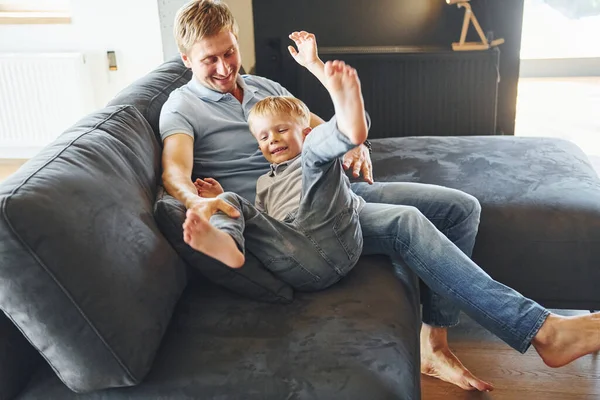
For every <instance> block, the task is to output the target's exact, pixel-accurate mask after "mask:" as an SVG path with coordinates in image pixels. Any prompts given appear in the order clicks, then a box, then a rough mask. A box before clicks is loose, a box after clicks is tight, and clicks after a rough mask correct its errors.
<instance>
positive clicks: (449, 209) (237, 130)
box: [160, 0, 600, 391]
mask: <svg viewBox="0 0 600 400" xmlns="http://www.w3.org/2000/svg"><path fill="white" fill-rule="evenodd" d="M175 37H176V40H177V43H178V47H179V50H180V52H181V58H182V60H183V62H184V63H185V65H186V66H187V67H189V68H191V69H192V72H193V75H194V76H193V78H192V80H191V81H190V82H189V84H187V85H185V86H183V87H182V88H180V89H179V90H176V91H174V92H173V93H172V94H171V96H170V98H169V100H168V101H167V103H165V105H164V107H163V110H162V112H161V121H160V127H161V128H160V130H161V137H162V139H163V141H164V150H163V159H162V164H163V170H164V172H163V183H164V186H165V189H166V190H167V192H168V193H170V194H171V195H172V196H173V197H175V198H177V199H178V200H180V201H181V202H182V203H183V204H184V205H185V206H186V208H187V209H188V213H193V214H195V215H196V216H198V217H199V218H202V219H204V220H208V219H210V216H211V215H212V214H214V213H215V212H216V211H218V210H221V211H223V212H225V213H226V214H228V215H230V216H232V217H236V216H238V213H237V211H235V210H234V209H233V207H231V206H230V205H229V204H228V203H226V202H225V201H223V200H221V199H218V198H216V199H203V198H201V197H199V196H198V192H197V189H196V186H195V185H194V183H193V182H192V180H191V179H190V178H191V177H194V178H198V177H213V178H216V179H217V180H218V181H219V182H220V184H221V185H222V186H223V188H224V189H225V190H229V191H234V192H236V193H238V194H239V195H241V196H242V197H244V198H246V199H247V200H249V201H250V202H254V197H255V185H256V180H257V179H258V177H259V176H260V175H262V174H264V173H265V172H267V171H268V168H269V164H268V162H267V161H266V160H265V159H264V157H262V154H261V153H260V152H259V150H258V149H257V146H256V142H255V141H254V138H253V137H252V135H251V134H250V132H249V130H248V123H247V114H248V111H249V110H250V108H251V107H252V106H253V105H254V104H256V102H258V101H259V100H261V99H263V98H265V97H267V96H278V95H286V96H290V94H289V92H288V91H287V90H285V89H284V88H283V87H281V86H280V85H279V84H277V83H275V82H272V81H270V80H268V79H265V78H260V77H256V76H248V75H246V76H244V77H242V76H240V75H239V74H238V72H239V69H240V66H241V56H240V54H239V47H238V41H237V25H236V23H235V20H234V18H233V16H232V15H231V12H230V11H229V9H228V8H227V6H226V5H225V4H223V3H222V2H220V1H218V0H199V1H198V0H195V1H192V2H190V3H188V4H187V5H185V6H184V7H182V8H181V9H180V11H179V13H178V15H177V17H176V23H175ZM291 38H292V39H293V40H294V41H295V42H296V44H297V45H298V46H300V45H301V44H302V43H303V42H304V41H306V40H310V39H311V38H312V39H314V37H311V35H309V34H307V33H306V32H300V33H295V34H293V35H291ZM291 53H292V56H294V58H295V59H296V60H297V61H298V62H300V63H301V64H303V65H305V66H306V67H307V68H309V69H310V68H311V64H312V62H313V61H316V60H314V59H312V56H311V54H309V53H303V52H300V55H299V54H297V53H296V52H295V51H291ZM315 53H316V52H315ZM318 61H320V60H318ZM321 123H323V120H321V119H320V118H319V117H318V116H316V115H314V114H311V119H310V125H311V127H314V126H316V125H318V124H321ZM344 165H345V167H349V168H352V170H353V173H354V175H355V176H358V175H359V173H362V175H363V177H364V179H365V181H366V182H367V183H356V184H353V187H352V190H353V191H354V192H355V193H356V194H358V195H360V196H361V197H363V198H364V199H365V201H367V202H368V203H386V204H398V205H404V206H407V211H409V213H408V214H410V219H411V220H412V221H413V222H414V224H411V225H410V226H408V227H406V226H403V227H402V229H404V230H408V231H409V233H410V234H411V235H413V236H414V237H415V238H420V239H423V238H424V237H425V238H426V239H425V241H427V240H430V239H429V237H428V236H424V235H433V236H435V237H433V238H432V239H431V243H430V244H431V246H435V245H437V244H439V243H440V242H443V240H442V238H443V235H441V234H440V232H441V233H443V234H444V235H446V237H447V238H448V239H450V241H451V242H452V243H454V245H455V246H450V247H452V249H449V250H448V251H449V252H451V253H452V254H451V255H452V257H449V259H450V258H452V259H454V260H459V261H457V263H459V264H461V266H463V267H464V265H466V264H469V263H471V264H472V262H471V261H470V260H469V259H468V257H464V255H465V254H466V255H467V256H470V254H471V252H472V249H473V246H474V242H475V236H476V233H477V228H478V224H479V214H480V206H479V203H478V202H477V200H476V199H475V198H473V197H472V196H470V195H468V194H466V193H462V192H460V191H456V190H452V189H448V188H442V187H437V186H431V185H423V184H413V183H387V184H385V183H372V173H371V162H370V159H369V155H368V151H367V149H366V148H365V147H364V146H361V147H359V148H358V149H356V150H353V151H351V152H350V153H349V154H347V155H346V156H345V159H344ZM369 184H371V185H369ZM382 206H383V205H382ZM375 208H377V207H375ZM381 211H382V213H383V214H385V210H384V209H383V208H382V209H381ZM383 214H382V215H381V218H373V219H371V220H370V222H369V224H363V221H362V220H361V226H362V228H363V236H364V249H363V254H385V253H382V251H383V249H382V243H383V242H384V241H385V240H384V239H383V238H387V237H392V236H393V237H398V236H397V235H398V226H395V227H394V228H393V229H396V231H395V232H390V230H391V229H392V228H391V226H390V224H389V222H390V221H389V220H388V219H386V218H384V217H385V215H383ZM429 221H431V222H429ZM430 223H433V224H434V225H435V227H436V228H437V230H435V229H434V231H435V232H433V231H432V230H431V229H429V225H430ZM423 227H427V229H426V230H424V229H423ZM394 235H395V236H394ZM444 240H445V238H444ZM421 241H422V240H421ZM425 244H427V243H425ZM456 248H458V249H460V251H459V250H458V249H456ZM461 251H462V252H461ZM457 253H458V254H457ZM463 253H464V254H463ZM449 255H450V254H449ZM444 258H445V256H444V255H443V256H442V257H438V258H437V259H438V260H439V259H444ZM392 262H397V263H398V262H400V260H398V259H394V258H392ZM471 264H469V267H473V268H475V267H476V266H475V265H474V264H473V265H472V266H471ZM437 267H439V266H437ZM477 268H478V267H477ZM478 274H479V276H480V277H481V279H482V280H486V281H489V280H490V279H489V277H487V275H486V274H485V273H483V271H481V270H479V269H478ZM454 284H455V285H457V286H458V287H455V289H460V290H464V291H466V290H469V287H470V285H471V284H472V282H469V281H468V280H467V281H464V280H463V282H458V283H454ZM446 292H448V290H446ZM485 296H490V295H489V294H487V295H486V294H485V293H483V294H481V296H479V297H482V298H485ZM491 296H493V295H491ZM475 299H477V296H475ZM520 299H521V300H523V301H525V300H524V299H523V298H522V296H521V297H520ZM422 302H423V322H424V323H423V327H422V329H421V372H422V373H424V374H427V375H431V376H435V377H437V378H440V379H442V380H445V381H448V382H450V383H453V384H456V385H458V386H460V387H461V388H464V389H467V390H481V391H484V390H491V389H492V386H491V385H490V384H489V383H486V382H484V381H482V380H480V379H478V378H476V377H475V376H473V375H472V374H471V373H470V372H469V371H468V370H467V369H466V368H465V367H464V366H463V365H462V364H461V363H460V361H459V360H458V359H457V358H456V356H455V355H454V354H453V353H452V352H451V351H450V349H449V347H448V342H447V328H448V327H450V326H453V325H456V324H457V323H458V313H459V310H458V308H457V307H456V306H455V305H454V303H451V302H450V301H448V300H447V299H446V298H444V297H441V296H438V295H437V294H436V293H434V292H433V291H432V290H431V289H429V288H428V287H425V288H423V290H422ZM527 304H529V305H531V307H529V311H528V312H529V316H527V317H526V316H521V313H517V314H518V315H517V316H515V317H514V318H513V320H515V321H517V322H518V321H520V320H519V318H522V319H523V321H525V320H527V321H526V322H527V323H526V324H524V325H525V327H524V328H525V329H521V333H520V335H519V340H518V341H517V339H516V338H514V340H515V342H518V343H520V344H519V345H513V347H515V348H517V349H518V350H519V351H521V352H524V351H525V350H526V349H527V347H528V346H529V345H531V344H533V345H534V346H535V348H536V350H537V351H538V353H539V354H540V356H541V357H542V359H543V360H544V362H546V364H548V365H550V366H554V367H556V366H560V365H564V364H566V363H568V362H571V361H572V360H574V359H575V358H577V357H580V356H582V355H583V354H587V353H589V352H591V351H596V350H598V349H600V339H598V336H600V335H597V332H598V331H600V319H599V318H596V319H594V316H586V317H585V318H579V319H563V318H562V317H558V316H554V315H552V314H550V313H549V312H547V310H543V309H542V308H541V307H539V305H535V304H534V303H533V302H531V301H529V302H528V303H527ZM523 314H525V313H523ZM502 317H503V318H506V319H509V318H511V317H513V316H511V315H507V314H506V313H505V314H504V315H503V316H502ZM501 325H502V324H500V326H501ZM523 331H525V332H523ZM512 334H513V332H512V331H511V332H508V333H507V335H509V336H510V335H512Z"/></svg>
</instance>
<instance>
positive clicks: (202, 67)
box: [181, 30, 242, 93]
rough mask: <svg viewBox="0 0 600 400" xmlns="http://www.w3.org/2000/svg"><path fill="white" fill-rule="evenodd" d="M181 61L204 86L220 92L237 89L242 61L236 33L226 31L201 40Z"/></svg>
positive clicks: (229, 91)
mask: <svg viewBox="0 0 600 400" xmlns="http://www.w3.org/2000/svg"><path fill="white" fill-rule="evenodd" d="M181 59H182V60H183V63H184V64H185V66H186V67H188V68H191V69H192V72H193V73H194V77H195V78H196V79H197V80H198V81H199V82H200V83H201V84H202V85H203V86H205V87H207V88H209V89H212V90H215V91H217V92H220V93H232V92H233V91H234V89H235V88H236V86H237V83H236V79H237V75H238V72H239V70H240V67H241V65H242V60H241V56H240V51H239V47H238V42H237V39H236V38H235V35H234V34H233V33H232V32H230V31H228V30H223V31H221V32H219V33H217V34H216V35H214V36H210V37H206V38H204V39H201V40H199V41H198V42H196V43H195V44H194V45H193V46H192V48H191V49H189V51H188V53H187V54H181Z"/></svg>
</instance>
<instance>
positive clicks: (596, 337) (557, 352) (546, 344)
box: [531, 314, 600, 368]
mask: <svg viewBox="0 0 600 400" xmlns="http://www.w3.org/2000/svg"><path fill="white" fill-rule="evenodd" d="M531 344H532V345H533V347H534V348H535V349H536V350H537V352H538V354H539V355H540V357H541V358H542V360H543V361H544V363H545V364H546V365H548V366H549V367H552V368H558V367H562V366H563V365H567V364H569V363H570V362H572V361H574V360H576V359H578V358H579V357H582V356H584V355H586V354H590V353H594V352H597V351H599V350H600V314H589V315H581V316H576V317H562V316H559V315H555V314H550V315H549V316H548V318H547V319H546V321H545V322H544V324H542V327H541V328H540V330H539V331H538V333H537V335H536V336H535V337H534V338H533V340H532V341H531Z"/></svg>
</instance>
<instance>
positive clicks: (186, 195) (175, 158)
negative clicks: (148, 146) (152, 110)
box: [162, 133, 240, 221]
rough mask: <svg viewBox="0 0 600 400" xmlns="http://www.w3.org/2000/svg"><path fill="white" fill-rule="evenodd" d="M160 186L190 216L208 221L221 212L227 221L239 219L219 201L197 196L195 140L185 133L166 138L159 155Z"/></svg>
mask: <svg viewBox="0 0 600 400" xmlns="http://www.w3.org/2000/svg"><path fill="white" fill-rule="evenodd" d="M162 166H163V174H162V178H163V185H164V187H165V189H166V191H167V193H169V194H170V195H171V196H173V197H175V198H176V199H177V200H179V201H181V202H182V203H183V204H184V205H185V208H187V209H188V210H189V211H188V215H189V213H190V212H193V213H194V214H196V215H198V216H200V218H203V219H205V220H206V221H208V220H209V219H210V216H211V215H213V214H214V213H216V212H217V211H219V210H220V211H223V212H224V213H225V214H227V215H229V216H230V217H233V218H237V217H239V216H240V214H239V212H238V210H236V209H235V208H234V207H233V206H232V205H231V204H229V203H227V202H225V201H224V200H222V199H219V198H214V199H205V198H202V197H200V196H198V190H197V189H196V186H195V185H194V183H193V182H192V169H193V167H194V140H193V139H192V137H190V136H189V135H186V134H185V133H177V134H174V135H171V136H168V137H167V138H165V140H164V141H163V153H162Z"/></svg>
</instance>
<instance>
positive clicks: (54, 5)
mask: <svg viewBox="0 0 600 400" xmlns="http://www.w3.org/2000/svg"><path fill="white" fill-rule="evenodd" d="M69 23H71V13H70V4H69V0H0V24H69Z"/></svg>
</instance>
